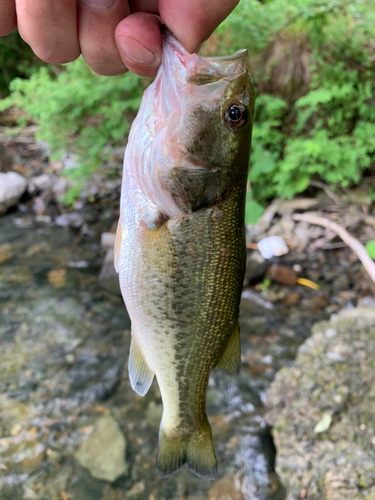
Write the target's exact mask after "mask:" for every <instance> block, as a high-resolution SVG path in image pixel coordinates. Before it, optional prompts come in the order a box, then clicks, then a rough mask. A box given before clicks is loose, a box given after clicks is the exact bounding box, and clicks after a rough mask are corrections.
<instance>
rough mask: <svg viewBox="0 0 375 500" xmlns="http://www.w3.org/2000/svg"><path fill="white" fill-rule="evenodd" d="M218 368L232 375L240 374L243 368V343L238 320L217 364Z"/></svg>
mask: <svg viewBox="0 0 375 500" xmlns="http://www.w3.org/2000/svg"><path fill="white" fill-rule="evenodd" d="M216 368H221V369H222V370H225V371H226V372H228V373H229V374H230V375H238V374H239V373H240V370H241V344H240V327H239V324H238V320H237V321H236V324H235V326H234V329H233V332H232V335H231V336H230V339H229V342H228V344H227V347H226V348H225V351H224V353H223V355H222V357H221V359H220V361H219V362H218V364H217V365H216Z"/></svg>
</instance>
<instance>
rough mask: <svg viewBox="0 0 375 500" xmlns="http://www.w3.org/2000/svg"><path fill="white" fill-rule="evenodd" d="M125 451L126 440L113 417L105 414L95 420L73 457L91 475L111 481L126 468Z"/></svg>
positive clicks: (124, 471)
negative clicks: (87, 435) (89, 433)
mask: <svg viewBox="0 0 375 500" xmlns="http://www.w3.org/2000/svg"><path fill="white" fill-rule="evenodd" d="M125 453H126V440H125V436H124V435H123V433H122V432H121V430H120V428H119V425H118V423H117V422H116V420H115V419H114V418H113V417H111V416H105V417H101V418H100V419H99V420H98V421H97V422H96V424H95V427H94V431H93V432H92V434H91V435H90V436H89V437H88V438H87V439H86V440H85V441H83V442H82V443H81V445H80V447H79V449H78V451H77V452H76V453H75V458H76V460H77V461H78V462H79V463H80V464H81V465H82V466H83V467H85V468H86V469H88V470H89V471H90V472H91V474H92V476H93V477H95V478H97V479H102V480H104V481H109V482H112V481H114V480H115V479H117V478H118V477H120V476H122V475H123V474H126V472H127V470H128V466H127V463H126V461H125Z"/></svg>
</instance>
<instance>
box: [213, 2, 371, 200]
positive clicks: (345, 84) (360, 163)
mask: <svg viewBox="0 0 375 500" xmlns="http://www.w3.org/2000/svg"><path fill="white" fill-rule="evenodd" d="M245 5H246V6H247V9H248V10H247V13H248V15H249V16H250V17H247V16H244V15H243V13H244V12H245V11H241V8H240V7H239V8H237V9H236V11H235V12H234V13H233V15H232V17H229V18H228V20H227V21H226V22H225V23H224V24H223V25H222V26H221V28H220V30H221V31H222V32H223V33H227V35H226V36H227V40H228V39H229V40H230V41H232V42H233V46H234V47H235V48H239V46H240V44H241V42H242V43H243V42H244V41H246V45H247V46H248V49H249V51H250V54H251V58H252V60H253V64H254V65H255V73H256V80H257V84H258V86H259V88H260V89H261V88H262V85H263V86H264V85H266V86H267V79H269V78H270V73H271V70H272V67H270V65H268V66H267V65H266V67H265V66H264V64H262V57H264V56H265V54H266V52H267V50H264V49H266V48H267V46H268V51H270V50H271V51H272V48H273V47H274V46H275V45H276V44H277V43H279V44H280V42H281V43H284V48H285V51H287V50H288V47H289V48H291V47H292V46H293V44H295V42H296V40H298V39H300V40H303V39H305V40H306V42H305V50H306V52H307V54H308V56H309V60H310V66H309V73H310V82H309V86H308V88H307V93H305V95H302V96H300V97H299V98H298V99H296V100H295V101H294V102H288V100H287V99H286V98H285V97H284V98H280V97H278V96H275V95H269V94H264V93H263V94H262V93H261V94H260V95H258V98H257V103H256V117H255V126H254V135H253V152H252V158H251V170H250V175H249V178H250V181H251V185H252V192H253V196H254V197H255V199H257V200H260V201H262V200H266V199H269V198H270V197H273V196H280V197H288V198H290V197H292V196H293V195H295V194H296V193H299V192H302V191H304V190H305V189H306V188H307V186H308V185H309V182H310V180H311V179H312V178H314V177H319V178H321V179H322V180H324V181H326V182H327V183H329V184H338V183H340V184H343V185H348V184H350V183H358V182H359V180H360V179H361V176H362V175H363V172H364V171H365V169H368V168H370V167H372V168H373V166H374V153H375V143H374V140H373V137H374V134H375V107H374V104H375V99H374V96H375V73H374V69H375V64H374V57H373V56H374V52H375V44H374V41H373V40H374V35H375V6H374V4H373V2H372V1H371V0H356V1H348V0H331V1H328V2H327V1H326V0H323V1H321V2H317V1H316V0H308V1H306V0H303V1H302V0H300V1H298V0H294V1H293V2H290V1H287V0H274V1H272V2H266V3H259V2H257V1H256V0H248V2H246V3H245ZM267 20H268V24H267ZM259 23H260V24H261V25H262V26H264V27H265V31H263V32H262V34H261V35H260V34H258V31H259ZM249 30H250V34H248V31H249ZM228 33H229V35H228ZM228 36H229V38H228ZM254 36H255V38H256V40H257V43H258V45H257V43H255V42H254ZM248 40H249V41H251V43H248ZM254 47H257V50H256V51H255V54H254ZM270 47H271V48H270ZM284 55H285V54H282V55H281V56H280V59H281V58H282V57H283V56H284ZM283 62H284V63H285V58H284V59H283ZM292 62H293V63H294V64H296V61H292ZM272 64H273V65H277V64H278V61H277V60H276V61H275V60H273V61H272ZM281 70H282V68H281ZM282 76H285V74H284V75H282ZM271 77H272V73H271ZM264 82H266V83H265V84H264ZM297 90H298V89H297ZM296 94H298V92H296Z"/></svg>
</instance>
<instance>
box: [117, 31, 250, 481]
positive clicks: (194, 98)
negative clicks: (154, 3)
mask: <svg viewBox="0 0 375 500" xmlns="http://www.w3.org/2000/svg"><path fill="white" fill-rule="evenodd" d="M162 39H163V53H162V63H161V66H160V68H159V71H158V73H157V76H156V78H155V80H154V81H153V83H152V84H151V85H150V86H149V87H148V88H147V89H146V90H145V92H144V95H143V98H142V101H141V105H140V109H139V112H138V114H137V116H136V118H135V120H134V122H133V124H132V127H131V131H130V134H129V138H128V144H127V147H126V151H125V157H124V167H123V181H122V190H121V204H120V219H119V224H118V229H117V233H116V240H115V268H116V270H117V271H118V272H119V281H120V288H121V292H122V296H123V299H124V302H125V305H126V308H127V310H128V313H129V316H130V319H131V344H130V354H129V363H128V370H129V378H130V383H131V386H132V388H133V389H134V391H135V392H136V393H138V394H139V395H140V396H144V395H145V394H146V393H147V391H148V389H149V387H150V385H151V383H152V381H153V378H154V377H156V379H157V382H158V385H159V388H160V393H161V397H162V402H163V415H162V420H161V423H160V430H159V447H158V451H157V457H156V468H157V471H158V473H159V475H160V476H162V477H167V476H169V475H171V474H173V473H174V472H176V471H177V470H178V469H179V468H180V467H182V466H183V465H184V464H185V465H186V466H187V467H188V468H189V469H190V470H191V471H192V472H193V473H194V474H195V475H197V476H198V477H201V478H204V479H209V480H213V479H215V477H216V475H217V460H216V455H215V450H214V445H213V438H212V431H211V427H210V424H209V421H208V417H207V414H206V391H207V386H208V380H209V374H210V371H211V370H212V369H214V368H215V367H219V368H222V369H224V370H226V371H227V372H229V373H231V374H238V373H239V370H240V365H241V359H240V336H239V326H238V315H239V303H240V297H241V291H242V284H243V277H244V271H245V259H246V248H245V200H246V189H247V177H248V165H249V156H250V146H251V133H252V124H253V114H254V103H255V92H254V89H253V87H252V84H251V82H250V77H249V57H248V52H247V50H241V51H239V52H236V53H235V54H234V55H231V56H228V57H200V56H198V55H197V54H190V53H188V52H187V51H186V50H185V49H184V47H183V46H182V45H181V44H180V43H179V41H178V40H177V39H176V38H175V37H174V36H173V35H172V34H171V33H170V32H169V31H167V30H165V31H164V32H163V34H162Z"/></svg>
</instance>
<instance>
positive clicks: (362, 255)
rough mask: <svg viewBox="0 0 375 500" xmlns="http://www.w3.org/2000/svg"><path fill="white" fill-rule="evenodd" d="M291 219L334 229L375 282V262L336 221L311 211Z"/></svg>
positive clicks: (295, 215) (358, 242)
mask: <svg viewBox="0 0 375 500" xmlns="http://www.w3.org/2000/svg"><path fill="white" fill-rule="evenodd" d="M293 219H294V220H296V221H304V222H308V223H309V224H316V225H317V226H324V227H326V228H327V229H330V230H331V231H334V232H335V233H336V234H337V235H338V236H340V238H341V239H342V240H343V241H344V242H345V243H346V244H347V245H348V247H350V248H351V249H352V250H353V252H354V253H355V254H356V255H357V257H358V258H359V260H360V261H361V262H362V264H363V266H364V268H365V269H366V271H367V272H368V273H369V275H370V278H371V279H372V281H373V282H374V283H375V262H374V261H373V260H372V259H371V257H370V256H369V254H368V253H367V251H366V249H365V247H364V246H363V245H362V243H361V242H360V241H358V240H357V239H356V238H354V237H353V236H351V235H350V234H349V233H348V231H347V230H346V229H344V228H343V227H341V226H339V225H338V224H336V222H333V221H331V220H329V219H326V218H325V217H320V216H318V215H315V214H312V213H305V214H294V215H293Z"/></svg>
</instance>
